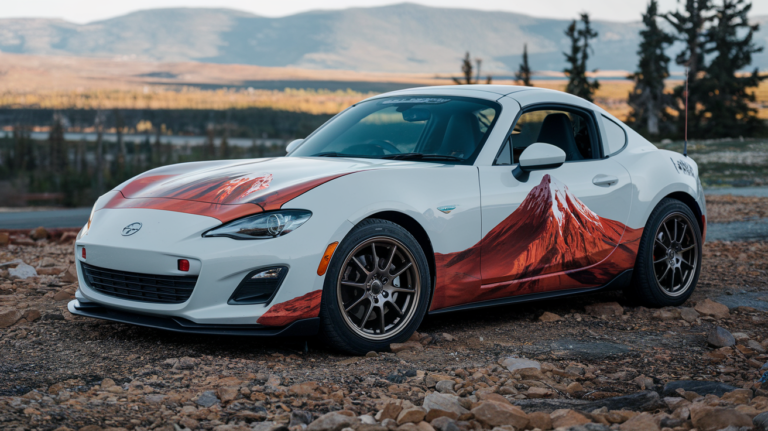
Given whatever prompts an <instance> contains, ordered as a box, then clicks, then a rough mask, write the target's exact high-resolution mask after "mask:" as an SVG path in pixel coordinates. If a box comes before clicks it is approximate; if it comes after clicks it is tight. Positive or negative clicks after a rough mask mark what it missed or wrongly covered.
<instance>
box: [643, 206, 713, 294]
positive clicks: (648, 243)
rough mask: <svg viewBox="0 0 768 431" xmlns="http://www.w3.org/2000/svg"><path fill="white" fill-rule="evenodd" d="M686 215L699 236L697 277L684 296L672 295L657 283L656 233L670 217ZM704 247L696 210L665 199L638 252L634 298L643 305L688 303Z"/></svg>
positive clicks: (694, 231) (648, 225)
mask: <svg viewBox="0 0 768 431" xmlns="http://www.w3.org/2000/svg"><path fill="white" fill-rule="evenodd" d="M674 213H679V214H682V215H683V216H684V217H685V218H686V219H687V221H688V223H690V224H691V226H692V227H693V229H691V230H692V231H693V234H694V235H695V236H696V244H697V246H698V250H697V253H696V270H695V272H694V274H693V280H692V282H691V286H690V287H689V288H688V290H687V291H686V292H685V293H684V294H682V295H680V296H669V295H667V294H666V293H665V292H664V290H663V289H662V288H661V287H660V286H659V283H658V282H657V281H656V274H655V272H654V269H653V243H654V241H655V236H656V232H657V230H658V228H659V226H660V225H661V222H662V221H663V220H664V219H665V218H666V217H667V216H669V215H670V214H674ZM702 252H703V244H702V241H701V230H700V229H699V224H698V222H697V220H696V216H695V215H694V214H693V211H691V209H690V208H689V207H688V206H687V205H685V204H684V203H682V202H680V201H678V200H676V199H671V198H666V199H663V200H662V201H661V202H659V204H658V205H657V206H656V208H655V209H654V210H653V212H652V213H651V216H650V217H649V218H648V223H646V226H645V229H644V231H643V235H642V239H641V242H640V247H639V249H638V255H637V262H636V264H635V273H634V276H633V283H632V287H631V288H632V292H631V293H632V296H634V297H635V298H636V299H637V300H639V301H640V302H642V303H643V304H644V305H648V306H652V307H669V306H678V305H682V304H683V303H685V301H687V300H688V298H690V296H691V295H692V294H693V291H694V289H695V288H696V284H697V283H698V280H699V274H700V273H701V257H702Z"/></svg>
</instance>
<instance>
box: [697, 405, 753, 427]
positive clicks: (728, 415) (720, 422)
mask: <svg viewBox="0 0 768 431" xmlns="http://www.w3.org/2000/svg"><path fill="white" fill-rule="evenodd" d="M691 422H692V423H693V426H694V427H695V428H697V429H699V430H700V431H717V430H721V429H723V428H728V427H731V426H732V427H735V428H737V429H738V428H741V427H747V428H751V427H752V419H750V418H749V416H747V415H745V414H744V413H741V412H739V411H737V410H734V409H727V408H722V407H710V406H705V405H696V404H694V405H692V406H691Z"/></svg>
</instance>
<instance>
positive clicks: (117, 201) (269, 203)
mask: <svg viewBox="0 0 768 431" xmlns="http://www.w3.org/2000/svg"><path fill="white" fill-rule="evenodd" d="M355 172H359V171H355ZM355 172H346V173H343V174H337V175H330V176H327V177H322V178H316V179H313V180H309V181H306V182H303V183H299V184H294V185H291V186H286V187H284V188H282V189H276V190H274V191H269V189H268V188H265V190H267V193H265V194H263V195H261V196H258V197H257V198H255V199H253V200H251V201H248V202H242V203H236V204H227V203H215V202H214V203H212V202H203V201H198V200H189V199H183V198H182V199H179V198H171V197H137V198H127V197H126V196H125V195H124V192H122V191H121V192H120V193H119V194H117V195H115V197H113V198H112V199H111V200H110V201H109V202H108V203H107V205H105V206H104V208H110V209H118V208H146V209H156V210H163V211H175V212H180V213H186V214H195V215H202V216H207V217H213V218H215V219H218V220H219V221H221V222H222V223H226V222H229V221H232V220H235V219H238V218H241V217H245V216H248V215H251V214H257V213H260V212H263V211H274V210H278V209H280V208H282V206H283V205H285V204H286V203H287V202H289V201H291V200H293V199H295V198H297V197H299V196H301V195H303V194H304V193H306V192H308V191H310V190H312V189H314V188H315V187H318V186H320V185H322V184H325V183H327V182H328V181H331V180H334V179H336V178H339V177H343V176H345V175H349V174H352V173H355ZM165 178H167V176H164V175H157V176H149V177H144V178H139V179H137V180H136V181H142V183H141V184H138V185H137V186H135V188H133V190H138V189H143V188H145V187H146V186H147V183H148V182H147V181H143V180H147V179H153V180H154V181H162V180H164V179H165ZM132 185H133V183H131V184H129V185H127V186H126V187H125V188H126V189H129V188H131V186H132ZM221 186H222V187H225V188H226V187H230V186H231V184H222V185H221ZM250 186H251V184H249V185H248V187H250ZM198 187H199V186H198ZM211 193H213V194H215V193H219V191H218V190H214V191H212V192H208V193H207V194H211Z"/></svg>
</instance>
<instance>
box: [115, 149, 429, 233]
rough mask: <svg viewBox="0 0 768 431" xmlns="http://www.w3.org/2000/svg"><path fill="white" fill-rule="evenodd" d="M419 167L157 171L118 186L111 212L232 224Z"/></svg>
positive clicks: (216, 164) (321, 163)
mask: <svg viewBox="0 0 768 431" xmlns="http://www.w3.org/2000/svg"><path fill="white" fill-rule="evenodd" d="M416 165H421V166H425V165H427V164H425V163H414V162H403V161H392V160H376V159H349V158H316V157H315V158H303V157H280V158H273V159H252V160H223V161H212V162H196V163H183V164H178V165H171V166H165V167H162V168H158V169H153V170H151V171H148V172H145V173H144V174H141V175H139V176H137V177H134V178H132V179H130V180H128V181H126V182H125V183H123V184H121V185H119V186H118V187H116V188H115V191H119V193H116V195H115V197H114V198H112V199H111V201H110V202H109V203H108V204H107V205H106V208H153V209H161V210H169V211H179V212H186V213H193V214H200V215H207V216H211V217H215V218H217V219H219V220H221V221H228V220H232V219H234V218H238V217H240V216H243V215H248V214H253V213H257V212H261V211H271V210H276V209H279V208H280V207H281V206H282V205H283V204H285V203H286V202H288V201H290V200H291V199H294V198H296V197H297V196H299V195H301V194H303V193H306V192H307V191H309V190H311V189H313V188H315V187H318V186H320V185H322V184H324V183H326V182H328V181H332V180H334V179H336V178H339V177H342V176H345V175H350V174H354V173H356V172H360V171H365V170H370V169H386V168H392V167H405V166H409V167H415V166H416ZM429 165H432V166H435V165H434V164H431V163H430V164H429Z"/></svg>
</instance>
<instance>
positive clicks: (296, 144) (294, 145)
mask: <svg viewBox="0 0 768 431" xmlns="http://www.w3.org/2000/svg"><path fill="white" fill-rule="evenodd" d="M302 142H304V140H303V139H295V140H293V141H291V143H290V144H288V145H287V146H286V147H285V154H290V152H291V151H293V150H295V149H296V148H299V145H301V143H302Z"/></svg>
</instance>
